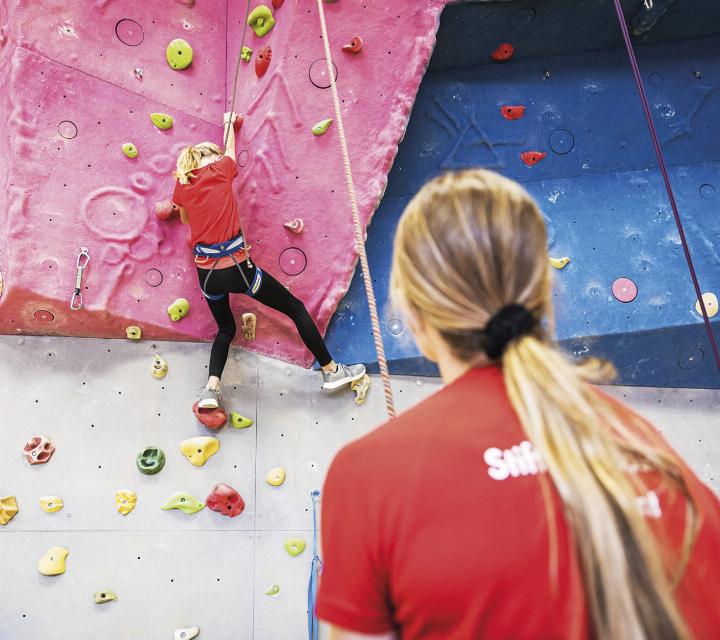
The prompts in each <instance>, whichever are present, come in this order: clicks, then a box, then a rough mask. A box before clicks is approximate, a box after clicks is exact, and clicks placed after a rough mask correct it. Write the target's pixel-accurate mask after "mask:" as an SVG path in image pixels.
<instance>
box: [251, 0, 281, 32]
mask: <svg viewBox="0 0 720 640" xmlns="http://www.w3.org/2000/svg"><path fill="white" fill-rule="evenodd" d="M247 23H248V26H249V27H252V30H253V31H254V32H255V35H256V36H257V37H258V38H262V37H263V36H266V35H267V34H268V33H270V30H271V29H272V28H273V27H274V26H275V18H273V14H272V11H271V10H270V7H268V6H267V5H264V4H261V5H258V6H257V7H255V8H254V9H253V10H252V12H251V13H250V15H249V16H248V21H247Z"/></svg>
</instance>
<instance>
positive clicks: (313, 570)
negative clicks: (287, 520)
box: [308, 489, 322, 640]
mask: <svg viewBox="0 0 720 640" xmlns="http://www.w3.org/2000/svg"><path fill="white" fill-rule="evenodd" d="M318 498H320V492H319V491H318V490H317V489H314V490H312V491H311V492H310V499H311V500H312V517H313V557H312V564H311V566H310V582H309V584H308V640H318V631H319V629H320V626H319V624H318V619H317V616H316V615H315V605H316V603H317V588H318V578H319V577H320V571H321V570H322V560H320V556H319V555H318V528H317V501H318Z"/></svg>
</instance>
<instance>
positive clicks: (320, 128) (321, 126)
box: [312, 118, 332, 136]
mask: <svg viewBox="0 0 720 640" xmlns="http://www.w3.org/2000/svg"><path fill="white" fill-rule="evenodd" d="M331 124H332V118H326V119H325V120H320V122H318V123H316V124H315V126H314V127H313V128H312V132H313V135H316V136H321V135H322V134H323V133H325V132H326V131H327V130H328V127H329V126H330V125H331Z"/></svg>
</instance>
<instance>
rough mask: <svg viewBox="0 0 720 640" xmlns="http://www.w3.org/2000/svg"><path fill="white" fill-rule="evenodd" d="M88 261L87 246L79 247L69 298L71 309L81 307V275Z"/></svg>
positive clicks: (75, 309)
mask: <svg viewBox="0 0 720 640" xmlns="http://www.w3.org/2000/svg"><path fill="white" fill-rule="evenodd" d="M88 262H90V253H89V251H88V250H87V247H80V253H78V257H77V262H76V269H77V271H76V272H75V291H74V292H73V294H72V297H71V298H70V309H72V310H73V311H79V310H80V309H82V308H83V296H82V277H83V271H85V267H87V265H88Z"/></svg>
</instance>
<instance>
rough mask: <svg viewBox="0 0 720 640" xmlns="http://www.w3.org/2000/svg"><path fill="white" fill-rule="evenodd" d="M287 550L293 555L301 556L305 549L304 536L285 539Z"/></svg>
mask: <svg viewBox="0 0 720 640" xmlns="http://www.w3.org/2000/svg"><path fill="white" fill-rule="evenodd" d="M285 551H287V552H288V553H289V554H290V555H291V556H299V555H300V554H301V553H302V552H303V551H305V540H303V539H302V538H290V539H288V540H285Z"/></svg>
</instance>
